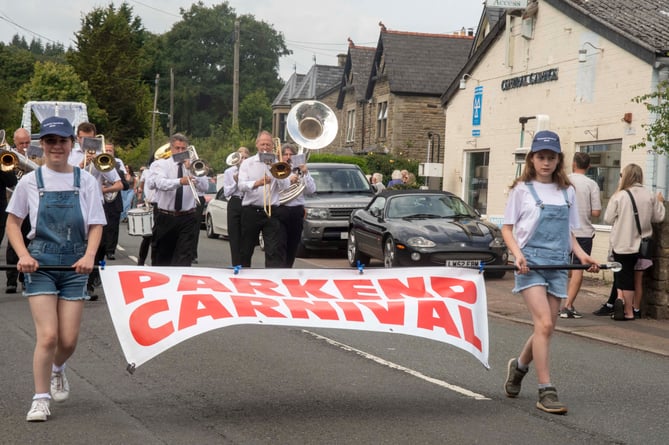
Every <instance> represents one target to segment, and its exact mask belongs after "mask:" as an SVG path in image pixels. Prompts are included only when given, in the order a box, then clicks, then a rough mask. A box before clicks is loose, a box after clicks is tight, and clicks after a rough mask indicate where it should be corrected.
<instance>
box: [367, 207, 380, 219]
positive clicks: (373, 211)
mask: <svg viewBox="0 0 669 445" xmlns="http://www.w3.org/2000/svg"><path fill="white" fill-rule="evenodd" d="M369 214H370V215H372V216H374V217H376V218H379V217H380V216H381V209H379V208H378V207H374V208H371V209H369Z"/></svg>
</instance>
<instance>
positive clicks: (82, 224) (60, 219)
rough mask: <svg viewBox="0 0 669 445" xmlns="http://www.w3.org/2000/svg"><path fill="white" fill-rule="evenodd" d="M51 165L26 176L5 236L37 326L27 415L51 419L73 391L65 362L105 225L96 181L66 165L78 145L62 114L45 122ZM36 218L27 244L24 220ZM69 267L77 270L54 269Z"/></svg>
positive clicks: (16, 193) (47, 157) (14, 200)
mask: <svg viewBox="0 0 669 445" xmlns="http://www.w3.org/2000/svg"><path fill="white" fill-rule="evenodd" d="M40 143H41V145H42V148H43V149H44V159H45V164H44V165H43V166H42V167H39V168H37V169H36V170H34V171H32V172H30V173H28V174H26V175H24V176H23V178H22V180H21V181H19V183H18V185H17V186H16V190H15V191H14V193H13V195H12V198H11V200H10V202H9V205H8V206H7V213H8V219H7V237H8V239H9V242H10V243H11V244H12V247H13V248H14V250H15V251H16V254H17V256H18V258H19V260H18V263H17V265H16V266H17V269H18V271H19V272H23V273H24V274H25V282H24V287H25V290H24V292H23V295H24V296H26V297H28V304H29V305H30V311H31V313H32V317H33V322H34V323H35V336H36V339H37V340H36V345H35V352H34V355H33V374H34V375H33V379H34V383H35V395H34V396H33V401H32V405H31V407H30V411H28V414H27V416H26V420H28V421H29V422H35V421H45V420H47V417H48V416H49V415H50V414H51V412H50V410H49V409H50V401H51V399H52V398H53V399H54V400H55V401H56V402H61V401H64V400H66V399H67V398H68V396H69V390H70V387H69V384H68V382H67V378H66V377H65V362H66V361H67V359H68V358H69V357H70V356H71V355H72V353H74V349H75V347H76V344H77V339H78V336H79V327H80V323H81V316H82V312H83V308H84V301H85V299H86V281H87V275H88V274H89V273H90V272H91V271H92V270H93V267H94V265H95V252H96V251H97V249H98V245H99V244H100V238H101V237H102V226H103V225H104V224H106V220H105V214H104V211H103V209H102V192H101V189H100V187H99V185H98V182H97V180H96V179H95V178H94V177H93V176H91V175H90V174H88V173H87V172H85V171H82V170H81V169H79V168H78V167H73V166H71V165H70V164H69V163H68V156H69V154H70V152H71V151H72V147H73V145H74V132H73V128H72V124H71V123H70V122H69V121H68V120H67V119H65V118H62V117H49V118H47V119H45V120H44V121H42V123H41V130H40ZM26 217H28V218H30V223H31V224H30V225H31V231H30V233H28V239H29V240H30V244H29V245H28V247H26V244H25V243H24V241H23V236H22V234H21V223H22V222H23V220H24V219H25V218H26ZM42 266H67V267H71V268H73V269H74V270H65V271H61V270H60V269H59V270H54V269H52V270H48V269H49V268H46V267H44V268H42V270H40V268H41V267H42Z"/></svg>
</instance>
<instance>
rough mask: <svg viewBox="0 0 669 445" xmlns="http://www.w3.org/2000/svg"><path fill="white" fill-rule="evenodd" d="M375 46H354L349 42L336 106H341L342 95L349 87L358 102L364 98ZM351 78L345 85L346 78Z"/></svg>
mask: <svg viewBox="0 0 669 445" xmlns="http://www.w3.org/2000/svg"><path fill="white" fill-rule="evenodd" d="M375 51H376V48H373V47H370V46H356V45H354V44H353V42H350V44H349V47H348V54H347V55H346V64H345V65H344V73H343V74H342V78H341V88H340V90H339V98H338V99H337V107H339V108H341V107H342V106H343V104H344V96H345V95H346V93H347V91H348V90H349V89H351V88H352V89H353V92H354V94H355V100H356V101H357V102H360V101H362V100H364V99H365V93H366V92H367V82H369V72H370V71H371V70H372V63H373V61H374V53H375ZM349 78H350V79H351V83H350V85H347V82H348V79H349Z"/></svg>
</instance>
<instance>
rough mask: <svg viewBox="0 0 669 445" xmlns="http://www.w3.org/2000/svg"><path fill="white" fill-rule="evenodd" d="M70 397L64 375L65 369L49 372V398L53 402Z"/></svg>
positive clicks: (62, 400) (68, 385)
mask: <svg viewBox="0 0 669 445" xmlns="http://www.w3.org/2000/svg"><path fill="white" fill-rule="evenodd" d="M68 397H70V384H69V383H68V381H67V377H66V376H65V370H63V371H61V372H52V373H51V398H52V399H53V400H54V401H55V402H64V401H65V400H67V398H68Z"/></svg>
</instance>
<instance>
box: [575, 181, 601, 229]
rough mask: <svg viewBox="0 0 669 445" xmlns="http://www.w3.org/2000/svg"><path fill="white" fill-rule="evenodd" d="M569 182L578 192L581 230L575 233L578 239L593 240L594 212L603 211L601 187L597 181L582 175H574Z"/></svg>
mask: <svg viewBox="0 0 669 445" xmlns="http://www.w3.org/2000/svg"><path fill="white" fill-rule="evenodd" d="M569 180H570V181H571V183H572V184H573V186H574V189H575V190H576V203H577V205H578V213H579V224H580V226H581V227H580V228H579V229H578V230H575V231H574V235H576V237H578V238H592V236H593V235H594V234H595V228H594V227H593V226H592V211H593V210H602V202H601V200H600V197H599V193H600V192H599V186H598V185H597V183H596V182H595V181H593V180H592V179H590V178H588V177H587V176H585V175H583V174H581V173H572V174H570V175H569Z"/></svg>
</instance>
